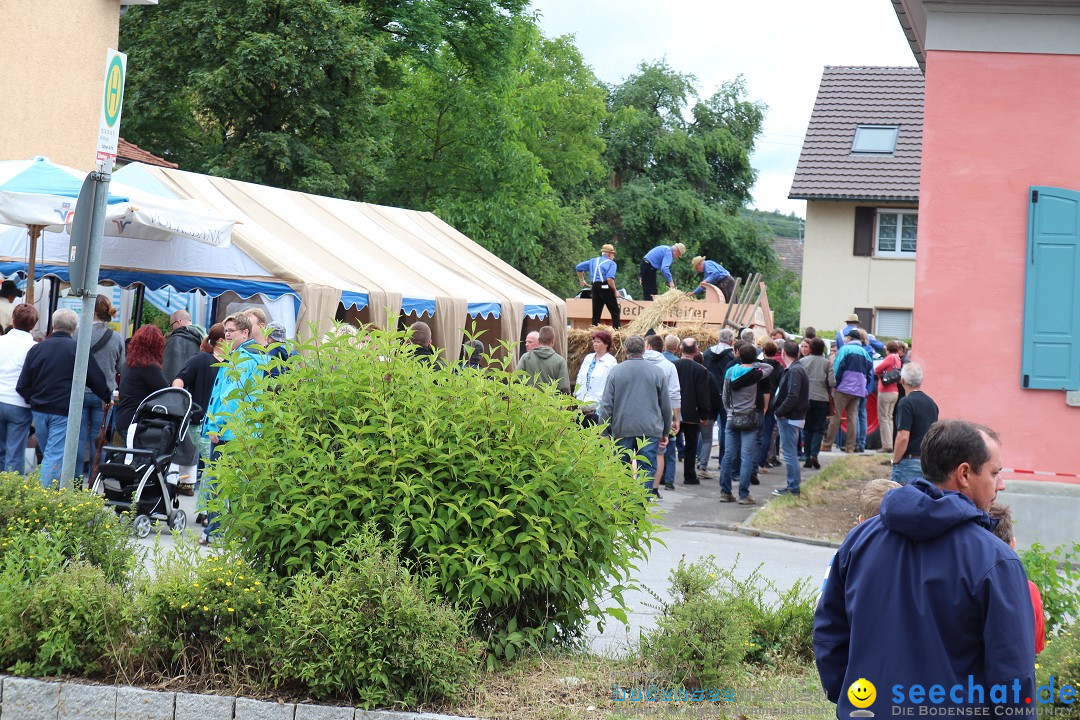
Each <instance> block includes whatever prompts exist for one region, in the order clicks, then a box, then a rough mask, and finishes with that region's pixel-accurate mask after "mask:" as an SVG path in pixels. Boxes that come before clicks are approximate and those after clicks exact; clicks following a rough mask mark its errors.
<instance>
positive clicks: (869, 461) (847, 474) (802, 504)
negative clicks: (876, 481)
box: [750, 454, 889, 542]
mask: <svg viewBox="0 0 1080 720" xmlns="http://www.w3.org/2000/svg"><path fill="white" fill-rule="evenodd" d="M888 476H889V457H888V456H887V455H878V454H868V455H846V456H844V457H841V458H839V459H837V460H834V461H832V462H831V463H829V464H828V465H827V466H825V467H824V468H823V469H822V470H821V472H819V473H817V474H816V475H814V476H812V477H810V478H808V479H807V480H806V481H804V482H803V484H802V494H801V495H800V496H799V497H792V496H781V497H777V498H775V499H773V500H772V501H771V502H769V504H768V505H766V506H765V507H764V508H762V509H761V511H759V512H758V513H757V514H756V515H755V516H754V517H753V519H752V520H751V523H750V524H751V525H753V526H754V527H757V528H761V529H764V530H775V531H777V532H784V533H789V534H792V535H799V536H803V537H816V538H820V539H828V540H832V541H834V542H839V541H840V540H842V539H843V538H844V535H846V534H847V531H848V530H850V529H851V526H852V524H853V523H854V521H855V519H856V517H857V516H858V493H859V489H860V488H861V487H862V484H863V483H865V482H866V481H867V480H870V479H873V478H876V477H886V478H887V477H888Z"/></svg>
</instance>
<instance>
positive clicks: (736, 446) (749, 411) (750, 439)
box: [720, 341, 773, 505]
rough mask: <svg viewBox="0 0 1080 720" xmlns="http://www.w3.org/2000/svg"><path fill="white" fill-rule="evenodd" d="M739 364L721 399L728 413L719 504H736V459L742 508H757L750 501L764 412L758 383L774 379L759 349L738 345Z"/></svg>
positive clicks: (729, 375)
mask: <svg viewBox="0 0 1080 720" xmlns="http://www.w3.org/2000/svg"><path fill="white" fill-rule="evenodd" d="M740 342H742V341H740ZM736 346H737V349H736V352H737V354H738V357H739V364H737V365H732V366H731V367H730V368H728V370H727V372H726V373H724V390H723V393H722V398H723V402H724V409H725V410H727V424H726V426H725V428H724V459H723V460H722V461H721V462H720V490H721V496H720V502H726V503H728V502H735V496H734V495H732V493H731V476H732V467H733V466H734V465H735V455H736V454H738V455H739V458H740V461H739V504H740V505H754V504H755V503H756V501H755V500H754V498H752V497H750V475H751V473H753V471H754V447H755V443H756V441H757V434H758V428H760V427H761V419H762V413H763V412H764V410H765V406H764V403H763V402H762V401H761V400H762V398H761V395H760V394H759V393H758V388H757V386H758V383H760V382H761V381H762V380H765V379H766V378H768V377H769V376H770V375H772V372H773V367H772V365H769V364H768V363H759V362H757V348H756V347H755V346H754V345H752V344H750V343H746V342H742V344H739V343H736Z"/></svg>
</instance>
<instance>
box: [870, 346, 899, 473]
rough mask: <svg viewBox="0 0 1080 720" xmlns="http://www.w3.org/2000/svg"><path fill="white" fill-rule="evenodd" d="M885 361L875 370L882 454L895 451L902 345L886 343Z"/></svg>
mask: <svg viewBox="0 0 1080 720" xmlns="http://www.w3.org/2000/svg"><path fill="white" fill-rule="evenodd" d="M885 352H886V355H885V359H884V360H882V361H881V362H879V363H878V364H877V367H875V368H874V375H876V376H877V379H878V396H877V398H878V399H877V413H878V427H879V428H880V435H881V452H883V453H889V454H891V453H892V451H893V415H894V414H895V413H896V402H897V400H898V399H899V398H900V393H899V389H900V388H899V385H900V382H899V381H900V368H901V366H902V365H903V363H902V362H901V361H900V343H898V342H896V341H895V340H890V341H889V342H887V343H885Z"/></svg>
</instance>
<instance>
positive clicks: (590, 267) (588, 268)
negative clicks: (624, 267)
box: [576, 243, 620, 330]
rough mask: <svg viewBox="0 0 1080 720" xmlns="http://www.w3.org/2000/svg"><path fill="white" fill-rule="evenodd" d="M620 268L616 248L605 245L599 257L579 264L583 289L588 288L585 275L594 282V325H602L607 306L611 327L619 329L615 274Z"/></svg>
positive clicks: (579, 277) (578, 269)
mask: <svg viewBox="0 0 1080 720" xmlns="http://www.w3.org/2000/svg"><path fill="white" fill-rule="evenodd" d="M618 269H619V266H618V265H616V264H615V246H614V245H612V244H610V243H609V244H607V245H604V247H602V248H600V255H599V257H594V258H591V259H589V260H584V261H582V262H579V263H578V264H577V268H576V270H577V276H578V282H580V283H581V287H588V283H586V282H585V273H588V274H589V281H590V282H592V324H593V325H599V324H600V315H601V314H602V313H603V312H604V307H605V306H607V309H608V312H609V313H611V327H612V328H614V329H615V330H618V329H619V324H620V323H619V301H618V300H616V299H615V298H616V296H615V272H616V271H617V270H618Z"/></svg>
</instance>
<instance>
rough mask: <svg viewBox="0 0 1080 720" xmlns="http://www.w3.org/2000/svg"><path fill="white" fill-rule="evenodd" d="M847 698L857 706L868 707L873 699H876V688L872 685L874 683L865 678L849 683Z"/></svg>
mask: <svg viewBox="0 0 1080 720" xmlns="http://www.w3.org/2000/svg"><path fill="white" fill-rule="evenodd" d="M847 696H848V700H850V701H851V704H852V705H854V706H855V707H857V708H868V707H870V706H871V705H873V704H874V700H876V699H877V688H875V687H874V683H872V682H870V681H869V680H867V679H866V678H859V679H858V680H856V681H855V682H853V683H851V687H849V688H848V691H847Z"/></svg>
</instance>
